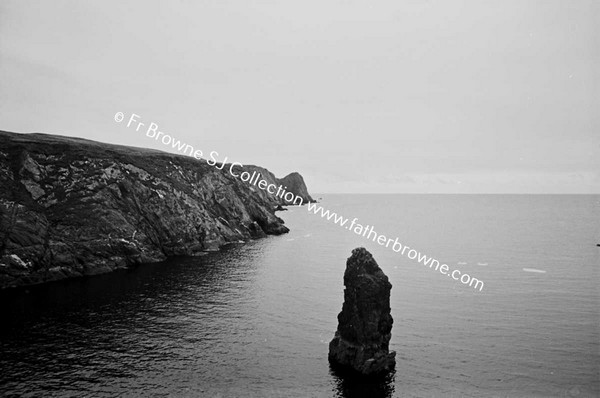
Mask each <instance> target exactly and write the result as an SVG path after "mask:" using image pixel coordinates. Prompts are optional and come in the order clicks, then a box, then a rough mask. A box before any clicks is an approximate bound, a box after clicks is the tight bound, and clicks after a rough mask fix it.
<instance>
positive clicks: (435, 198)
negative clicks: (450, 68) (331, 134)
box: [0, 194, 600, 398]
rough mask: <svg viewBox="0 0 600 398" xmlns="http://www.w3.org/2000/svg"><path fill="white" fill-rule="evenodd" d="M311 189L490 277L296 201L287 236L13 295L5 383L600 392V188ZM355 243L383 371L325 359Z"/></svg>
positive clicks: (2, 364) (336, 207)
mask: <svg viewBox="0 0 600 398" xmlns="http://www.w3.org/2000/svg"><path fill="white" fill-rule="evenodd" d="M316 196H317V197H319V198H320V200H319V202H320V203H319V205H321V206H323V207H324V208H326V209H328V210H330V211H332V212H336V213H337V214H339V215H343V216H344V217H347V218H349V219H353V218H357V219H358V222H359V223H360V224H362V225H364V226H366V225H369V226H373V228H374V229H375V230H376V231H377V233H379V234H383V235H385V236H386V237H392V238H395V237H397V238H398V241H399V242H402V244H403V245H407V246H409V247H411V248H415V249H416V250H418V251H419V252H420V253H424V254H426V255H428V256H431V257H434V258H436V259H438V260H439V261H440V262H444V263H446V264H447V265H448V266H449V267H450V269H451V270H452V269H458V270H460V272H461V274H464V273H466V274H469V275H470V276H471V277H475V278H477V279H478V280H481V281H483V282H484V286H483V288H482V289H481V290H480V289H474V288H473V287H472V286H469V285H464V284H462V283H461V282H460V281H455V280H453V279H452V278H449V277H447V276H445V275H443V274H441V273H440V272H439V271H435V270H434V269H430V268H429V267H428V266H425V265H423V264H422V263H419V262H418V261H417V260H412V259H410V258H408V257H407V256H406V255H401V254H400V253H396V252H394V251H393V250H392V249H391V248H389V247H388V248H386V247H382V246H380V245H378V244H377V243H376V242H373V241H372V240H368V239H367V238H365V237H363V236H359V235H357V234H355V233H354V232H353V231H351V230H347V229H345V228H343V227H340V226H339V225H337V224H335V223H334V222H333V221H331V220H330V221H328V220H327V219H326V218H322V217H320V216H318V215H315V214H311V213H309V212H308V211H307V209H306V207H293V208H289V210H288V211H283V212H279V213H278V215H279V216H280V217H281V218H283V219H284V220H285V222H286V225H287V226H288V227H289V228H290V230H291V231H290V233H288V234H285V235H282V236H269V237H267V238H264V239H258V240H253V241H250V242H247V243H245V244H234V245H229V246H227V247H225V248H223V249H222V250H221V251H219V252H215V253H209V254H207V255H205V256H202V257H193V258H183V257H181V258H171V259H169V260H168V261H165V262H162V263H155V264H147V265H141V266H138V267H136V268H133V269H130V270H124V271H119V272H115V273H111V274H106V275H99V276H94V277H86V278H79V279H73V280H66V281H59V282H54V283H48V284H45V285H40V286H31V287H27V288H20V289H12V290H5V291H2V292H0V319H1V326H0V395H2V396H5V397H115V396H123V397H127V396H144V397H146V396H147V397H261V398H262V397H368V398H371V397H598V396H599V395H600V312H599V311H600V299H599V298H600V274H599V267H600V247H598V246H597V245H598V244H600V196H598V195H433V194H427V195H426V194H424V195H417V194H414V195H333V194H328V195H316ZM356 247H365V248H366V249H367V250H369V251H370V252H371V253H372V254H373V256H374V258H375V259H376V261H377V262H378V263H379V265H380V267H381V268H382V269H383V271H384V272H385V273H386V274H387V275H388V277H389V279H390V282H391V283H392V292H391V308H392V316H393V318H394V326H393V329H392V339H391V341H390V349H392V350H394V351H396V359H397V364H396V368H395V370H394V371H393V372H391V373H390V374H388V375H387V376H386V377H384V378H381V379H379V380H376V381H372V382H364V381H363V380H361V379H359V378H356V377H349V376H348V375H342V374H339V373H338V372H337V371H334V370H333V369H331V367H330V365H329V363H328V360H327V353H328V344H329V342H330V340H331V339H332V338H333V335H334V332H335V330H336V327H337V314H338V313H339V311H340V310H341V307H342V301H343V289H344V286H343V274H344V270H345V263H346V259H347V258H348V257H349V256H350V254H351V251H352V249H354V248H356Z"/></svg>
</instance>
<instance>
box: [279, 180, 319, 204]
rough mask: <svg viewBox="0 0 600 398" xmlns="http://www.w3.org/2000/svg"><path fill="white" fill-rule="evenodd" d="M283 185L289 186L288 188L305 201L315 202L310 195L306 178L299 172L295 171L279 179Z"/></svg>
mask: <svg viewBox="0 0 600 398" xmlns="http://www.w3.org/2000/svg"><path fill="white" fill-rule="evenodd" d="M278 181H279V183H280V184H281V185H283V186H284V187H287V188H286V190H288V191H291V192H294V193H295V194H296V195H298V196H300V197H301V198H302V199H303V200H304V203H309V202H315V200H314V199H313V198H312V197H311V196H310V195H309V193H308V189H307V188H306V184H305V183H304V178H302V176H301V175H300V174H299V173H296V172H293V173H290V174H288V175H286V176H285V177H283V178H281V179H279V180H278Z"/></svg>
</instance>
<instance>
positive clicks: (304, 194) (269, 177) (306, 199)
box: [236, 165, 315, 206]
mask: <svg viewBox="0 0 600 398" xmlns="http://www.w3.org/2000/svg"><path fill="white" fill-rule="evenodd" d="M239 169H240V170H244V171H247V172H248V173H250V174H252V173H254V172H256V173H258V174H260V179H262V180H265V181H266V182H267V183H268V184H273V185H275V186H276V187H279V186H281V188H282V189H285V191H283V192H291V193H293V194H294V197H300V198H302V204H306V203H310V202H315V200H314V199H313V198H312V197H311V196H310V195H309V193H308V189H307V188H306V184H305V183H304V178H302V176H301V175H300V174H298V173H296V172H294V173H290V174H288V175H287V176H285V177H283V178H277V177H275V175H274V174H273V173H271V172H270V171H269V170H267V169H265V168H263V167H259V166H253V165H245V166H244V167H242V168H239ZM236 171H237V169H236ZM251 189H252V190H256V191H258V192H259V193H260V194H262V195H265V196H266V197H265V200H270V201H274V203H275V204H278V205H283V206H291V205H293V203H290V202H287V201H286V200H285V199H284V198H282V197H279V196H277V195H273V194H271V193H268V192H267V191H266V190H263V189H259V188H258V187H251ZM294 200H295V199H294Z"/></svg>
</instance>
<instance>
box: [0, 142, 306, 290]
mask: <svg viewBox="0 0 600 398" xmlns="http://www.w3.org/2000/svg"><path fill="white" fill-rule="evenodd" d="M303 192H304V190H302V193H303ZM279 203H280V201H279V198H276V197H273V196H272V195H270V194H269V193H267V192H265V191H264V190H261V189H257V188H256V187H251V186H249V185H248V184H246V183H245V182H243V181H241V180H240V179H238V178H236V177H233V176H232V175H231V174H230V173H229V172H228V171H227V168H224V169H223V170H219V169H218V168H217V167H213V166H211V165H209V164H207V162H205V161H203V160H197V159H194V158H192V157H187V156H181V155H173V154H168V153H164V152H161V151H156V150H150V149H141V148H132V147H124V146H118V145H109V144H103V143H98V142H94V141H89V140H84V139H78V138H71V137H61V136H55V135H47V134H16V133H9V132H1V131H0V288H2V287H7V286H19V285H27V284H34V283H41V282H45V281H51V280H57V279H62V278H67V277H74V276H81V275H92V274H98V273H104V272H109V271H112V270H114V269H118V268H125V267H128V266H131V265H133V264H137V263H143V262H153V261H161V260H164V259H165V258H166V257H169V256H175V255H190V256H193V255H200V254H203V253H204V252H206V251H213V250H218V248H219V247H220V246H222V245H224V244H227V243H230V242H240V241H246V240H248V239H252V238H259V237H262V236H265V235H266V234H275V235H276V234H282V233H286V232H288V229H287V228H286V227H285V226H284V225H283V220H281V219H280V218H278V217H277V216H276V215H275V214H274V209H275V208H276V206H277V205H278V204H279Z"/></svg>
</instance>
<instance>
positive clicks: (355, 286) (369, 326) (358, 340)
mask: <svg viewBox="0 0 600 398" xmlns="http://www.w3.org/2000/svg"><path fill="white" fill-rule="evenodd" d="M344 286H345V287H346V288H345V289H344V304H343V306H342V311H341V312H340V313H339V315H338V328H337V331H336V332H335V336H334V338H333V340H331V342H330V343H329V360H330V361H331V362H332V363H333V364H334V365H341V366H343V367H346V368H350V369H353V370H354V371H357V372H358V373H360V374H363V375H367V376H369V375H375V374H380V373H384V372H386V371H388V370H390V369H392V368H393V367H394V366H395V364H396V360H395V357H396V353H395V352H394V351H391V352H390V351H389V342H390V338H391V336H392V334H391V332H392V324H393V322H394V321H393V319H392V315H391V310H390V290H391V289H392V284H391V283H390V282H389V280H388V277H387V276H386V275H385V274H384V273H383V271H382V270H381V268H379V265H377V262H376V261H375V259H374V258H373V256H372V255H371V253H369V252H368V251H367V250H366V249H364V248H362V247H361V248H358V249H354V250H352V256H351V257H350V258H349V259H348V261H347V262H346V272H345V273H344Z"/></svg>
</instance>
